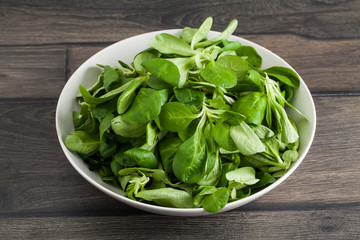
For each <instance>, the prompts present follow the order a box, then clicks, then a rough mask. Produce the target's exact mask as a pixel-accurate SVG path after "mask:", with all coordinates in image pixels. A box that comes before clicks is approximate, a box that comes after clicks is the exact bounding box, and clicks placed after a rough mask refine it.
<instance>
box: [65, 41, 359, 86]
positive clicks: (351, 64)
mask: <svg viewBox="0 0 360 240" xmlns="http://www.w3.org/2000/svg"><path fill="white" fill-rule="evenodd" d="M241 37H243V38H245V39H248V40H250V41H253V42H255V43H257V44H260V45H262V46H264V47H265V48H267V49H269V50H271V51H272V52H274V53H275V54H277V55H279V56H280V57H282V58H283V59H284V60H285V61H287V62H288V63H289V64H290V65H291V66H292V67H293V68H294V69H295V70H296V71H297V72H298V73H299V75H300V76H301V77H302V78H303V80H304V81H305V83H306V84H307V86H308V87H309V89H310V91H312V92H316V93H319V92H326V93H329V92H335V93H336V92H348V93H352V92H359V91H360V81H359V80H358V75H359V72H360V41H358V40H337V41H327V40H308V39H305V38H302V37H298V36H295V35H288V34H280V35H245V36H241ZM106 46H107V45H105V44H104V45H93V46H70V47H69V50H68V53H69V56H68V65H67V79H68V78H69V77H70V76H71V74H72V73H73V72H74V71H75V70H76V69H77V68H78V67H79V66H80V65H81V64H82V63H83V62H84V61H86V60H87V59H88V58H89V57H91V56H92V55H93V54H95V53H96V52H98V51H100V50H101V49H103V48H105V47H106ZM119 59H120V60H121V56H119Z"/></svg>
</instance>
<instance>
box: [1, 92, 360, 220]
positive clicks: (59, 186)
mask: <svg viewBox="0 0 360 240" xmlns="http://www.w3.org/2000/svg"><path fill="white" fill-rule="evenodd" d="M358 101H359V97H316V98H315V104H316V106H317V114H318V127H317V133H316V137H315V140H314V143H313V146H312V148H311V149H310V152H309V154H308V155H307V157H306V158H305V160H304V161H303V163H302V164H301V165H300V167H299V168H298V169H297V170H296V171H295V173H294V174H293V175H292V176H290V178H289V179H287V180H286V181H285V182H284V183H283V184H281V185H280V186H279V187H278V188H276V189H275V190H273V191H271V192H270V193H269V194H267V195H265V196H263V197H261V198H260V199H258V200H257V201H255V202H253V203H251V204H249V205H246V206H244V207H243V208H241V209H248V210H254V211H260V210H263V211H270V210H271V209H274V208H275V209H277V210H287V209H297V210H309V209H320V210H321V209H324V208H325V209H328V208H333V207H335V208H336V207H345V206H347V205H349V206H358V205H359V204H360V187H359V185H358V184H357V183H358V174H359V173H360V165H359V164H358V163H357V161H358V153H359V151H360V147H359V146H358V144H357V143H358V136H359V135H360V106H359V105H358ZM344 105H346V106H348V107H347V108H343V106H344ZM55 107H56V103H55V102H47V103H46V102H43V103H37V102H33V103H22V102H20V103H17V102H8V103H3V104H0V122H1V123H2V124H1V125H0V136H1V137H0V152H1V153H2V154H1V155H0V161H1V162H2V167H3V169H8V171H3V173H2V174H1V175H0V182H1V183H2V184H1V185H0V193H1V194H0V206H1V208H0V214H5V215H6V216H9V215H10V216H11V214H15V215H20V216H21V214H37V215H40V216H41V215H42V214H44V215H46V216H47V215H49V214H50V215H51V214H53V215H55V216H56V215H59V214H60V215H61V214H64V213H66V214H71V213H73V214H80V215H82V214H84V212H87V211H89V214H99V213H100V212H104V213H106V214H110V215H112V212H113V211H124V214H130V215H132V212H133V210H134V209H131V208H130V207H128V206H125V205H124V204H122V203H119V202H117V201H115V200H114V199H111V198H110V197H108V196H106V195H105V194H103V193H101V192H100V191H99V190H97V189H95V188H94V187H92V186H91V185H90V184H89V183H87V182H86V181H85V180H84V179H82V177H81V176H80V175H79V174H78V173H77V172H76V171H75V170H74V169H73V168H72V166H71V165H70V164H69V163H68V161H67V159H66V158H65V156H64V155H63V153H62V150H61V148H60V146H59V143H58V140H57V136H56V131H55V126H54V112H55ZM339 139H341V140H339ZM9 159H11V161H9ZM314 196H316V198H314ZM134 211H135V212H138V211H136V210H134ZM240 211H241V210H240ZM118 214H120V215H121V213H118Z"/></svg>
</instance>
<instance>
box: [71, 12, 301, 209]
mask: <svg viewBox="0 0 360 240" xmlns="http://www.w3.org/2000/svg"><path fill="white" fill-rule="evenodd" d="M211 26H212V18H211V17H209V18H207V19H206V20H205V21H204V23H203V24H202V25H201V26H200V28H199V29H195V28H189V27H185V28H184V29H183V31H182V32H181V34H180V37H179V38H178V37H175V36H172V35H170V34H167V33H161V34H158V35H156V36H155V37H153V38H152V39H151V41H150V43H149V45H150V48H148V49H146V50H145V51H143V52H140V53H139V54H137V55H136V56H135V58H134V60H133V62H132V64H131V65H127V64H125V63H123V62H121V61H119V65H118V66H102V65H99V66H100V67H101V68H103V72H102V73H101V74H100V76H99V77H98V80H97V82H96V83H95V84H94V85H93V86H92V87H90V88H88V89H85V88H84V87H83V86H80V94H79V95H78V96H77V99H78V101H79V104H80V105H81V109H80V111H79V112H73V120H74V126H75V131H74V132H72V133H70V134H69V135H68V136H67V137H66V139H65V144H66V146H67V148H68V149H69V150H71V151H75V152H77V153H79V154H80V156H81V157H82V158H83V159H84V160H85V161H86V162H87V163H88V164H89V166H90V169H92V170H97V171H98V172H99V174H100V176H101V178H102V180H103V181H110V182H113V183H114V184H116V185H118V186H119V187H121V188H122V189H123V190H124V191H125V192H126V194H127V196H128V197H129V198H131V199H133V200H136V201H144V202H153V203H156V204H158V205H161V206H166V207H177V208H192V207H201V206H202V207H203V208H204V209H205V210H206V211H208V212H211V213H214V212H218V211H219V210H221V209H222V208H223V207H224V206H225V205H226V203H228V202H231V201H235V200H238V199H241V198H244V197H246V196H249V195H250V194H252V193H254V192H257V191H259V190H261V189H263V188H264V187H266V186H268V185H269V184H271V183H273V182H274V181H276V179H277V178H279V177H281V176H282V175H283V174H284V173H285V172H286V170H287V169H288V168H289V166H290V165H291V164H292V163H293V162H294V161H296V160H297V159H298V157H299V154H298V152H297V149H298V146H299V135H298V132H297V128H296V126H295V123H294V122H293V121H292V119H291V118H290V117H289V116H288V115H287V113H286V111H285V109H284V106H285V105H288V106H290V107H292V106H291V105H290V104H289V101H290V99H291V97H292V96H293V88H297V87H299V84H300V80H299V77H298V76H297V74H296V73H295V72H294V71H292V70H291V69H289V68H284V67H271V68H268V69H264V70H260V67H261V63H262V58H261V56H260V55H259V54H258V53H257V52H256V50H255V49H254V48H253V47H250V46H242V45H241V44H240V42H235V41H228V40H227V39H228V37H229V36H230V35H231V34H232V33H233V32H234V31H235V29H236V27H237V20H233V21H231V22H230V24H229V26H228V27H227V28H226V29H225V30H224V32H222V33H221V34H219V35H218V36H217V37H215V38H213V39H207V34H208V32H209V31H210V29H211Z"/></svg>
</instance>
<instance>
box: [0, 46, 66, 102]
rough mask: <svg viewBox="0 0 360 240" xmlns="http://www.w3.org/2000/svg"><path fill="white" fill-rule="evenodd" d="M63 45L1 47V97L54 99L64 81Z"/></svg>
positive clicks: (64, 59) (64, 52)
mask: <svg viewBox="0 0 360 240" xmlns="http://www.w3.org/2000/svg"><path fill="white" fill-rule="evenodd" d="M65 62H66V48H65V47H63V46H41V47H40V46H39V47H0V96H1V98H57V97H59V95H60V92H61V90H62V88H63V86H64V84H65V71H66V63H65Z"/></svg>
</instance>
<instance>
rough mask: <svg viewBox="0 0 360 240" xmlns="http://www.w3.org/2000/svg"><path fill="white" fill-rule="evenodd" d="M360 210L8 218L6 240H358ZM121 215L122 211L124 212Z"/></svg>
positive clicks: (1, 225)
mask: <svg viewBox="0 0 360 240" xmlns="http://www.w3.org/2000/svg"><path fill="white" fill-rule="evenodd" d="M359 211H360V207H359V206H357V207H356V208H352V209H349V208H346V207H345V208H334V209H326V210H320V211H312V210H309V211H307V210H304V211H294V210H288V211H276V210H274V211H267V212H263V211H246V212H242V211H231V212H227V213H223V214H217V215H212V216H207V217H188V218H185V217H167V216H160V215H154V214H143V215H133V216H81V217H77V216H61V217H57V216H49V217H32V216H29V217H15V218H14V217H10V218H8V217H3V218H1V219H0V231H1V233H2V236H6V238H7V239H30V238H36V239H358V237H359V236H360V230H359V228H358V226H359V224H360V214H359ZM120 214H121V213H120Z"/></svg>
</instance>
